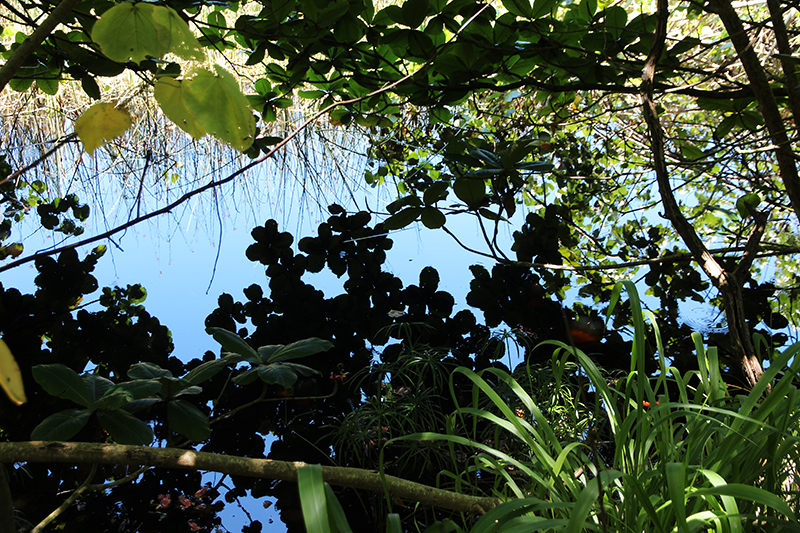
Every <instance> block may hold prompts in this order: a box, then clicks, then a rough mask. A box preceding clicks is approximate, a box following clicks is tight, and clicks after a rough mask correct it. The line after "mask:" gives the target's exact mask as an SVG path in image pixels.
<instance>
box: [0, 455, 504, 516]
mask: <svg viewBox="0 0 800 533" xmlns="http://www.w3.org/2000/svg"><path fill="white" fill-rule="evenodd" d="M15 462H32V463H90V464H114V465H130V466H142V465H146V466H154V467H160V468H178V469H183V470H196V471H212V472H220V473H223V474H230V475H236V476H246V477H257V478H264V479H277V480H282V481H297V469H298V468H300V467H301V466H304V465H305V463H302V462H288V461H274V460H272V459H253V458H250V457H238V456H235V455H219V454H214V453H208V452H196V451H193V450H181V449H176V448H150V447H148V446H123V445H120V444H99V443H90V442H41V441H38V442H36V441H35V442H3V443H0V463H15ZM322 477H323V479H324V480H325V481H327V482H328V483H330V484H331V485H338V486H342V487H350V488H354V489H363V490H369V491H373V492H379V493H383V492H384V481H385V486H386V491H388V493H389V494H390V495H391V496H397V497H399V498H400V499H402V500H407V501H415V502H419V503H421V504H423V505H430V506H433V507H439V508H441V509H448V510H451V511H456V512H462V513H469V514H480V515H482V514H484V513H486V512H487V511H488V510H490V509H492V508H494V507H495V506H497V505H498V504H500V503H501V500H500V499H498V498H492V497H479V496H470V495H467V494H460V493H457V492H450V491H447V490H444V489H437V488H435V487H430V486H428V485H423V484H421V483H415V482H413V481H408V480H405V479H401V478H398V477H395V476H388V475H387V476H384V477H383V479H381V475H380V474H379V473H378V472H374V471H369V470H362V469H360V468H347V467H337V466H323V467H322Z"/></svg>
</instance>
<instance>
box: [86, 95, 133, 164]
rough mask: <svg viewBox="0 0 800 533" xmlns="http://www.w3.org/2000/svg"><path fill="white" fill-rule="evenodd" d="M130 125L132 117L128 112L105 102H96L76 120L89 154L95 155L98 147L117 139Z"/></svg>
mask: <svg viewBox="0 0 800 533" xmlns="http://www.w3.org/2000/svg"><path fill="white" fill-rule="evenodd" d="M130 127H131V117H130V115H128V112H127V111H125V110H124V109H117V108H116V107H114V106H113V105H111V104H108V103H105V102H100V103H97V104H94V105H93V106H92V107H90V108H89V109H87V110H86V111H85V112H84V113H83V115H81V116H80V117H79V118H78V120H76V121H75V133H77V134H78V138H80V140H81V142H82V143H83V149H84V150H86V151H87V152H89V155H93V154H94V151H95V150H96V149H97V148H100V147H101V146H103V145H104V144H108V143H109V142H110V141H112V140H114V139H116V138H117V137H119V136H120V135H122V134H123V133H125V131H127V129H128V128H130Z"/></svg>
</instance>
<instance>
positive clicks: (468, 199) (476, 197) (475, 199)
mask: <svg viewBox="0 0 800 533" xmlns="http://www.w3.org/2000/svg"><path fill="white" fill-rule="evenodd" d="M453 192H454V193H455V194H456V196H458V199H459V200H461V201H462V202H464V203H466V204H467V205H468V206H469V207H470V208H471V209H474V208H476V207H478V206H479V205H480V204H481V202H482V201H483V199H484V198H485V197H486V184H485V183H484V182H483V180H482V179H476V178H458V179H456V181H455V183H453Z"/></svg>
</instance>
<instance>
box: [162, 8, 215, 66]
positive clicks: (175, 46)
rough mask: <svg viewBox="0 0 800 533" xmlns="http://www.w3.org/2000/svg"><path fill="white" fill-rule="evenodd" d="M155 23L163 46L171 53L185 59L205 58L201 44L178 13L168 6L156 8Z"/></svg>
mask: <svg viewBox="0 0 800 533" xmlns="http://www.w3.org/2000/svg"><path fill="white" fill-rule="evenodd" d="M224 20H225V19H223V21H224ZM153 22H154V23H155V28H156V32H157V34H158V38H159V40H160V41H161V44H162V45H164V46H165V47H166V48H167V51H168V52H169V53H171V54H175V55H176V56H178V57H181V58H183V59H196V60H202V59H204V58H205V54H203V51H202V48H201V47H200V43H199V42H198V41H197V38H196V37H195V36H194V34H192V31H191V30H190V29H189V25H188V24H186V21H185V20H183V19H182V18H181V17H180V15H178V12H177V11H175V10H174V9H172V8H170V7H166V6H155V9H154V10H153Z"/></svg>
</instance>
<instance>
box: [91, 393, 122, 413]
mask: <svg viewBox="0 0 800 533" xmlns="http://www.w3.org/2000/svg"><path fill="white" fill-rule="evenodd" d="M131 400H133V395H132V394H131V393H130V392H127V391H118V392H112V393H111V394H106V395H104V396H103V397H102V398H100V399H99V400H97V401H96V402H94V403H93V404H92V406H91V408H90V409H92V410H97V409H119V408H120V407H122V406H123V405H125V404H126V403H128V402H130V401H131Z"/></svg>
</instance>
